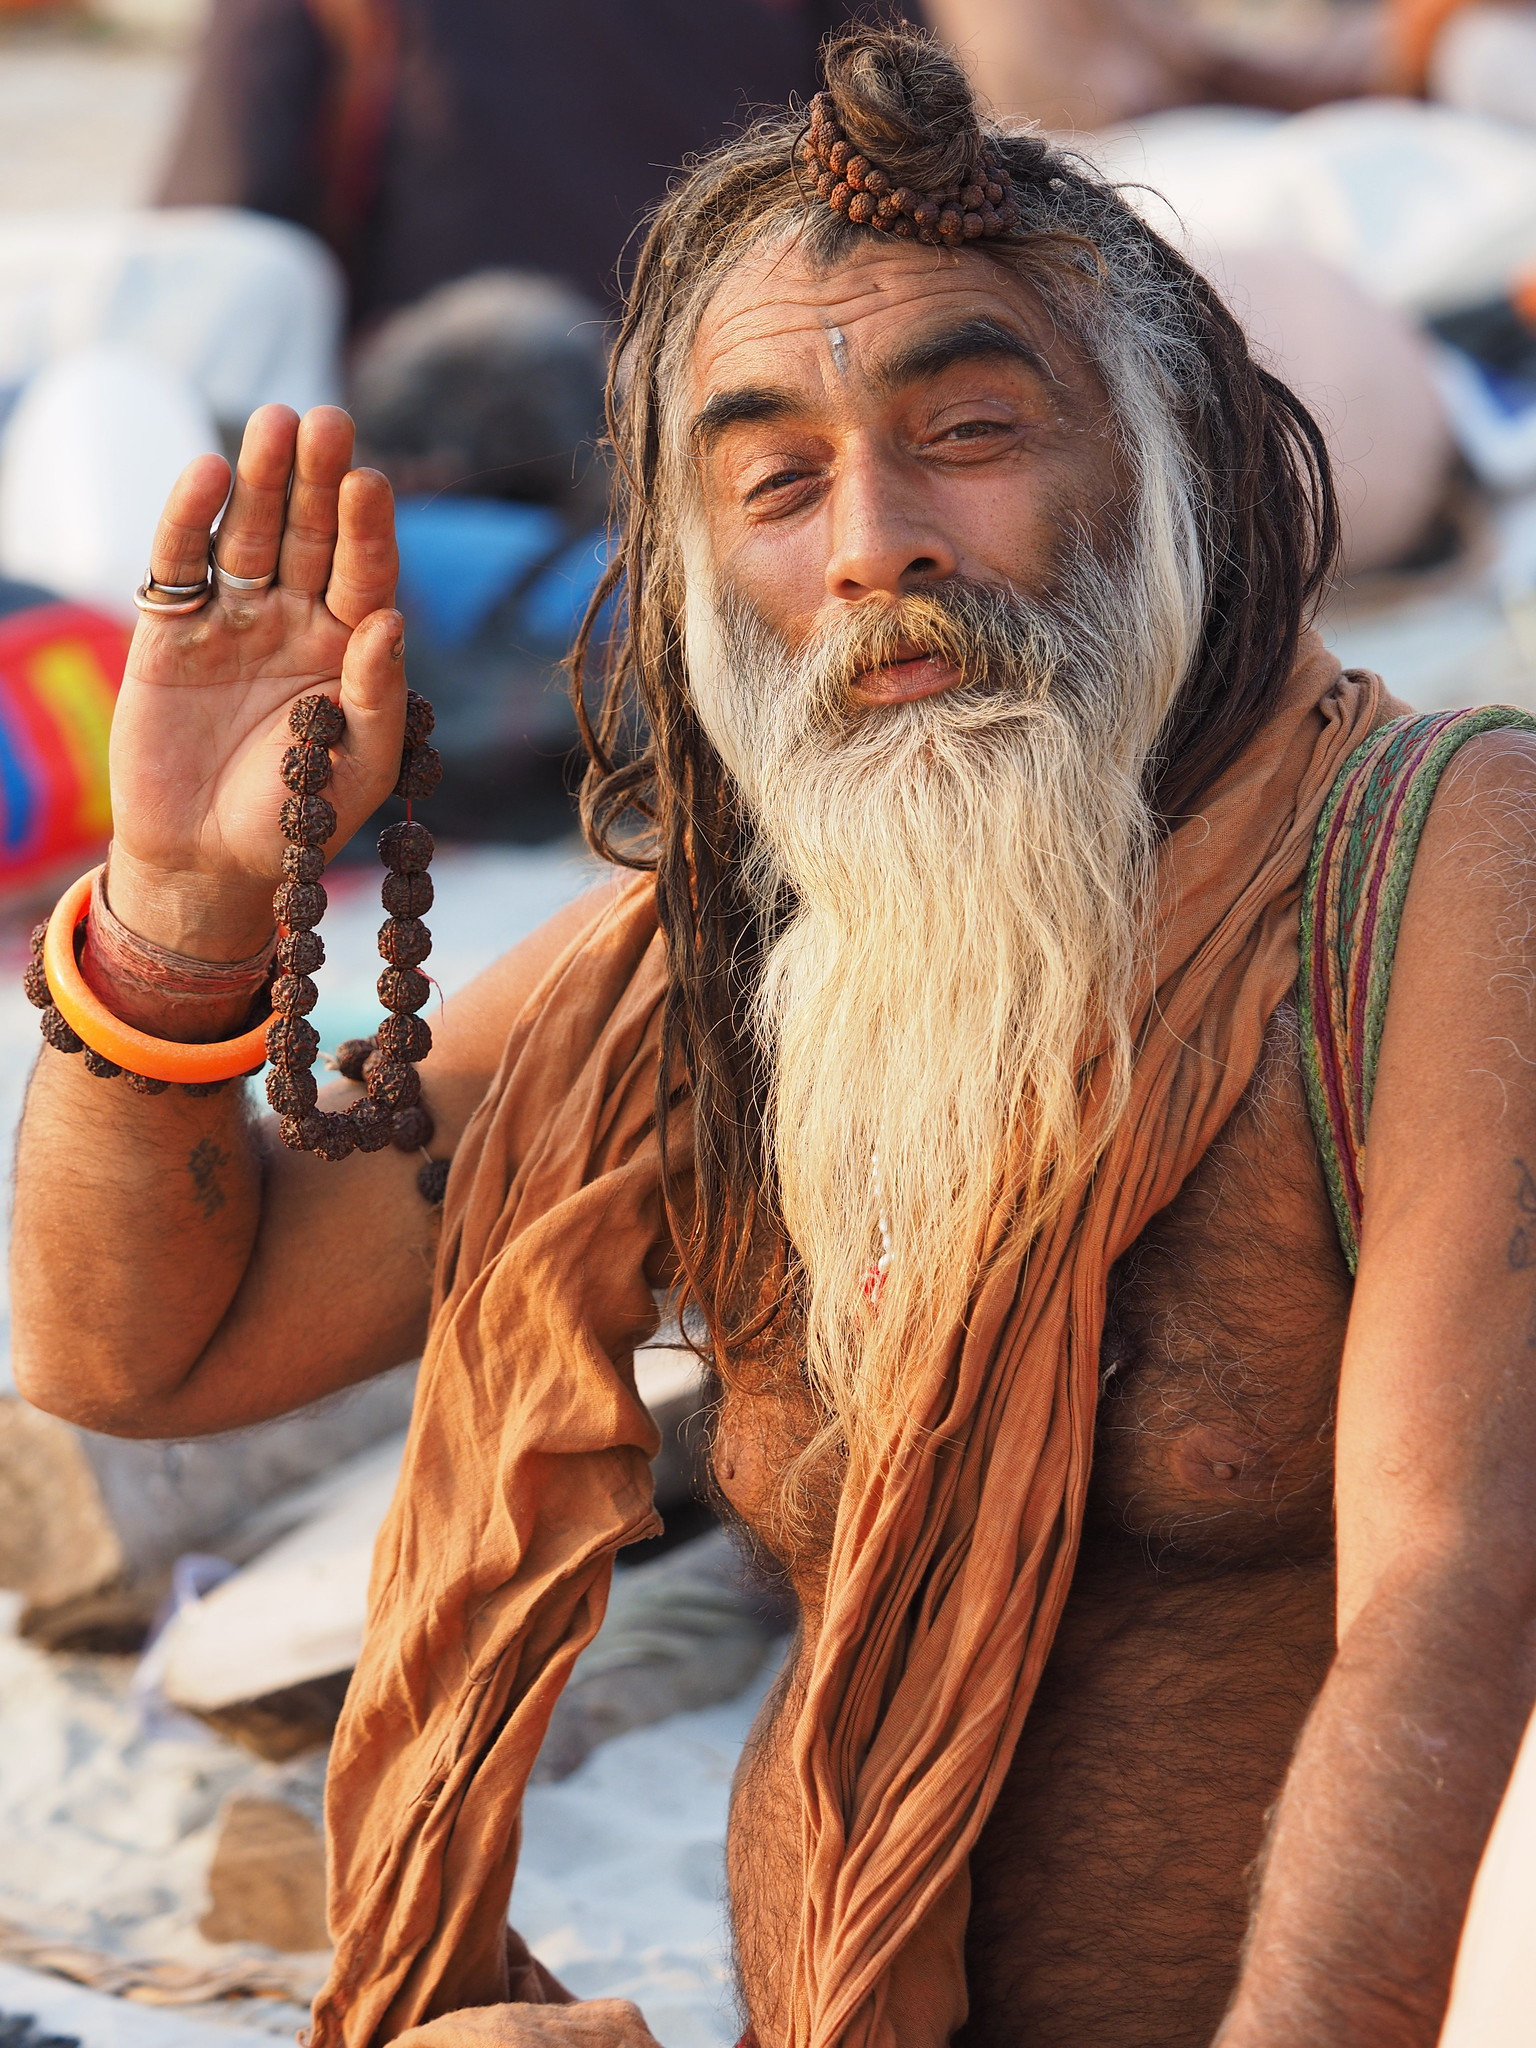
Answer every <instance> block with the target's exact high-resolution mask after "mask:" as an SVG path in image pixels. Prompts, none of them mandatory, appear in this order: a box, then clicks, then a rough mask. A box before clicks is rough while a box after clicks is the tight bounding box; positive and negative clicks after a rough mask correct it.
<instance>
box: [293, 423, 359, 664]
mask: <svg viewBox="0 0 1536 2048" xmlns="http://www.w3.org/2000/svg"><path fill="white" fill-rule="evenodd" d="M352 439H353V434H352V420H351V416H350V415H349V414H347V413H344V412H343V411H342V409H341V407H340V406H339V405H317V406H316V407H315V408H314V409H313V411H311V412H307V413H305V415H304V417H303V419H302V420H300V422H299V435H298V445H297V448H296V450H295V453H294V464H293V485H292V488H291V490H290V491H289V493H288V517H287V523H286V524H285V526H284V528H283V549H282V555H281V558H280V560H279V564H278V572H277V573H278V580H279V582H281V583H282V584H283V586H284V588H285V589H288V590H303V591H306V592H307V593H308V594H309V596H311V597H319V596H320V595H321V593H322V592H323V591H324V589H325V586H326V585H327V583H329V582H330V580H331V556H332V553H333V551H334V549H335V546H336V519H337V509H336V507H337V497H338V494H339V492H340V489H341V480H342V478H343V477H344V476H345V475H346V473H347V470H348V468H349V467H350V466H351V462H352ZM348 623H349V624H350V623H351V622H350V621H349V622H348Z"/></svg>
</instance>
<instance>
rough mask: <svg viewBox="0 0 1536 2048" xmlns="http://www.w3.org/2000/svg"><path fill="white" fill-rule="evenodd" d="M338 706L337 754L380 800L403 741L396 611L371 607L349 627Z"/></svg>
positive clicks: (401, 627) (396, 769)
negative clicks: (342, 735) (343, 729)
mask: <svg viewBox="0 0 1536 2048" xmlns="http://www.w3.org/2000/svg"><path fill="white" fill-rule="evenodd" d="M341 708H342V710H343V712H344V713H345V714H346V720H347V734H346V739H345V741H344V742H343V745H342V750H341V751H342V756H343V758H344V759H345V760H346V762H347V765H348V766H349V767H350V768H351V769H352V771H353V773H354V775H355V776H356V777H357V780H358V782H359V783H360V784H361V785H362V786H363V787H364V788H366V789H367V790H368V791H369V794H370V795H371V796H372V797H373V801H374V802H382V801H383V799H384V797H385V796H386V795H387V794H388V792H389V790H390V789H392V788H393V786H394V782H395V778H396V776H397V775H398V774H399V773H400V750H401V748H402V746H403V745H404V743H405V621H404V619H403V618H401V616H400V614H399V612H397V611H394V610H385V611H378V612H370V613H369V615H368V617H367V618H366V619H364V620H363V621H362V623H361V625H359V626H357V627H356V628H355V629H354V631H353V634H352V637H351V639H350V640H349V641H348V642H347V651H346V654H345V656H344V657H343V659H342V664H341ZM376 786H377V794H376V795H375V794H374V790H375V787H376Z"/></svg>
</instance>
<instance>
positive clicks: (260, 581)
mask: <svg viewBox="0 0 1536 2048" xmlns="http://www.w3.org/2000/svg"><path fill="white" fill-rule="evenodd" d="M208 566H209V568H210V569H211V570H212V571H213V576H214V581H215V582H216V583H217V584H218V585H219V587H220V588H221V589H223V590H234V591H238V592H240V593H241V595H242V596H249V595H250V593H251V592H252V591H254V590H266V589H268V588H270V586H271V585H272V584H273V583H275V582H276V581H277V571H276V570H275V569H269V570H268V571H267V573H266V575H265V576H232V575H231V574H230V572H229V571H228V569H222V568H220V566H219V559H218V556H217V555H215V553H214V552H213V550H212V548H210V549H209V550H208Z"/></svg>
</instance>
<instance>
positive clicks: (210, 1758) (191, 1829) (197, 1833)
mask: <svg viewBox="0 0 1536 2048" xmlns="http://www.w3.org/2000/svg"><path fill="white" fill-rule="evenodd" d="M131 1678H132V1666H131V1664H130V1663H129V1662H128V1661H127V1660H125V1659H119V1658H100V1657H48V1656H45V1655H43V1654H42V1653H40V1652H39V1651H37V1650H34V1649H32V1648H31V1647H30V1646H29V1645H27V1644H24V1643H19V1642H17V1641H16V1640H15V1639H14V1638H10V1639H6V1638H4V1637H0V1728H3V1739H0V1844H3V1848H4V1854H3V1856H0V1919H5V1920H10V1921H13V1922H17V1923H19V1924H21V1925H24V1926H26V1927H28V1928H29V1929H32V1930H34V1931H38V1932H44V1933H46V1934H48V1935H49V1936H52V1937H55V1938H57V1939H59V1940H62V1941H70V1942H75V1943H79V1944H81V1945H83V1946H85V1947H89V1948H92V1949H95V1950H99V1951H102V1952H104V1953H107V1954H112V1955H126V1956H135V1957H143V1956H146V1955H153V1956H155V1957H157V1958H163V1959H170V1960H175V1961H178V1962H183V1963H189V1964H200V1965H207V1964H218V1963H223V1962H228V1961H229V1960H230V1959H231V1958H232V1957H235V1956H249V1957H250V1958H252V1959H253V1960H262V1961H264V1962H266V1963H268V1964H275V1965H278V1966H279V1967H281V1968H282V1969H283V1970H284V1971H285V1972H287V1973H288V1975H289V1977H290V1979H291V1983H292V1987H293V1990H294V1992H295V1993H296V1994H297V1995H298V1996H299V1997H307V1995H308V1994H309V1992H310V1991H312V1989H313V1988H314V1986H315V1985H316V1983H317V1982H318V1979H319V1976H320V1973H321V1970H322V1967H323V1961H324V1959H323V1958H322V1957H286V1958H278V1957H275V1956H273V1955H272V1954H271V1952H270V1951H266V1950H262V1949H259V1948H256V1947H254V1946H245V1945H237V1944H229V1943H223V1944H215V1943H211V1942H207V1941H204V1940H203V1939H202V1937H201V1936H200V1935H199V1934H198V1933H197V1931H196V1922H197V1918H198V1916H199V1914H200V1913H201V1912H202V1911H203V1909H204V1906H205V1904H206V1898H205V1873H206V1870H207V1865H208V1858H209V1856H210V1854H211V1852H212V1847H213V1836H214V1829H215V1825H216V1822H217V1817H218V1812H219V1808H220V1806H221V1805H222V1803H223V1801H224V1800H225V1799H226V1798H228V1797H229V1796H230V1795H231V1794H234V1793H237V1792H250V1793H258V1794H260V1793H268V1794H271V1793H279V1794H281V1795H282V1796H286V1797H287V1798H289V1799H290V1800H294V1801H296V1802H297V1803H300V1804H302V1805H305V1806H309V1807H317V1805H318V1800H319V1794H320V1785H321V1776H322V1770H323V1761H322V1759H320V1758H319V1757H310V1758H307V1759H302V1760H300V1761H299V1762H297V1763H295V1764H291V1765H283V1766H276V1765H270V1764H262V1763H259V1762H257V1761H256V1760H255V1759H253V1758H251V1757H249V1756H247V1755H245V1754H244V1752H242V1751H240V1750H237V1749H235V1748H233V1747H232V1746H231V1745H230V1744H228V1743H226V1742H223V1741H220V1740H219V1739H218V1738H217V1737H215V1736H213V1735H211V1734H209V1733H208V1732H207V1731H206V1730H205V1729H203V1728H202V1727H201V1726H200V1725H199V1724H198V1723H196V1722H194V1721H190V1720H186V1719H183V1718H181V1717H179V1716H166V1715H164V1714H163V1713H161V1714H159V1715H157V1714H155V1713H154V1712H153V1710H151V1711H150V1712H149V1713H148V1714H146V1713H145V1711H144V1709H143V1707H142V1706H141V1704H140V1703H139V1702H138V1701H137V1700H136V1699H135V1698H134V1696H133V1693H132V1689H131ZM770 1682H771V1673H765V1674H764V1676H763V1678H762V1679H761V1680H760V1681H759V1682H758V1684H756V1685H755V1686H754V1687H753V1688H752V1689H751V1690H750V1691H749V1692H748V1693H746V1694H744V1695H743V1696H742V1697H741V1698H740V1699H738V1700H734V1701H732V1702H730V1703H729V1704H728V1705H725V1706H720V1707H714V1708H710V1709H708V1710H707V1711H705V1712H703V1713H696V1714H679V1715H677V1716H675V1717H674V1718H673V1719H672V1720H670V1721H668V1722H665V1723H663V1724H661V1725H660V1726H658V1727H655V1728H648V1729H642V1730H639V1731H637V1732H636V1733H634V1734H631V1735H626V1736H622V1737H620V1738H619V1739H618V1740H617V1741H615V1742H612V1743H609V1744H608V1745H607V1746H606V1747H604V1748H603V1749H600V1750H598V1751H597V1752H596V1754H595V1755H594V1756H592V1757H591V1758H590V1759H589V1760H588V1762H587V1763H586V1764H584V1765H583V1766H582V1767H581V1769H580V1770H578V1771H576V1772H575V1773H574V1774H573V1775H572V1776H571V1777H570V1778H567V1779H566V1780H564V1781H563V1782H562V1783H560V1784H557V1785H539V1786H535V1787H534V1788H533V1789H532V1790H531V1791H530V1793H529V1795H528V1800H527V1804H526V1806H525V1809H524V1825H525V1838H524V1849H523V1857H522V1863H521V1867H520V1870H519V1875H518V1882H517V1890H516V1893H515V1895H514V1899H513V1907H512V1912H513V1918H514V1921H515V1923H516V1924H517V1925H518V1926H519V1927H520V1928H521V1929H522V1931H523V1933H524V1934H525V1935H526V1936H527V1938H528V1939H529V1940H530V1942H532V1943H533V1945H534V1947H535V1948H536V1949H537V1951H538V1953H539V1955H540V1956H541V1957H542V1958H543V1959H544V1961H545V1962H546V1963H548V1964H549V1966H550V1967H551V1968H552V1969H553V1970H555V1971H556V1972H557V1974H558V1975H559V1976H560V1977H561V1978H562V1979H563V1980H564V1981H565V1983H566V1984H568V1985H569V1987H570V1988H571V1990H573V1991H575V1992H577V1993H578V1994H579V1995H581V1996H584V1997H623V1998H634V1999H635V2000H637V2001H638V2002H639V2004H640V2005H641V2006H642V2008H643V2010H644V2011H645V2013H646V2015H647V2017H648V2019H649V2021H650V2024H651V2026H652V2029H653V2030H654V2032H655V2033H656V2035H657V2038H658V2039H659V2040H660V2041H661V2042H662V2043H663V2044H664V2048H727V2044H729V2043H730V2042H731V2041H733V2040H734V2039H735V2037H736V2032H737V2030H738V2029H737V2023H736V2020H735V2014H734V2006H733V2000H732V1995H731V1988H730V1980H729V1972H728V1967H727V1957H726V1946H725V1935H724V1912H723V1870H722V1857H721V1849H722V1843H723V1840H724V1832H725V1814H726V1801H727V1797H728V1794H729V1787H730V1778H731V1772H732V1770H733V1769H734V1767H735V1762H736V1757H737V1754H738V1753H739V1750H740V1747H741V1743H742V1739H743V1737H744V1736H745V1734H746V1731H747V1728H748V1727H749V1725H750V1723H751V1719H752V1716H753V1714H754V1713H755V1712H756V1709H757V1704H758V1701H759V1699H760V1698H761V1695H762V1693H763V1691H764V1690H766V1687H767V1685H768V1684H769V1683H770ZM13 1981H15V1982H16V1983H19V1985H20V1988H21V1989H22V1990H23V1991H25V1992H27V1994H28V1996H29V2001H30V2002H29V2003H28V2004H27V2006H26V2007H25V2009H26V2010H28V2011H32V2012H35V2013H37V2014H38V2015H39V2017H40V2018H43V2019H46V2020H47V2021H48V2022H49V2023H50V2024H52V2025H56V2026H57V2025H64V2024H69V2025H72V2026H83V2027H84V2029H85V2033H86V2039H87V2041H88V2043H89V2048H106V2043H107V2042H108V2041H109V2040H110V2039H111V2038H112V2036H111V2033H110V2023H111V2022H112V2021H113V2020H114V2018H115V2016H116V2015H115V2013H114V2005H113V2003H106V2004H102V2003H97V2002H92V2001H86V2002H85V2003H84V2004H83V2005H78V2004H72V2003H71V2000H72V1998H73V1996H74V1995H73V1994H62V1993H61V1992H60V1990H59V1988H58V1987H57V1986H50V1985H49V1984H48V1982H47V1981H46V1980H42V1979H38V1978H35V1977H33V1976H31V1973H27V1974H26V1975H22V1974H21V1973H18V1972H15V1971H12V1970H10V1969H8V1968H7V1967H6V1966H4V1965H0V2011H3V2010H7V2009H10V2010H14V2009H15V2005H14V2000H15V1998H16V1996H17V1993H16V1991H15V1990H13V1988H12V1985H13ZM61 1999H62V2004H61V2003H60V2001H61ZM115 2004H116V2009H117V2011H118V2012H121V2011H122V2009H123V2005H124V2002H122V2001H117V2002H115ZM56 2007H57V2008H58V2009H55V2008H56ZM66 2009H67V2010H66ZM128 2009H129V2010H130V2011H131V2012H133V2013H134V2014H138V2013H142V2012H145V2011H146V2009H145V2008H143V2007H135V2006H132V2005H131V2004H130V2005H129V2007H128ZM70 2013H73V2015H74V2016H73V2018H71V2017H69V2014H70ZM156 2017H157V2018H159V2019H162V2020H163V2019H164V2018H165V2014H164V2013H163V2012H160V2011H157V2014H156ZM304 2017H305V2007H304V2005H303V2004H301V2003H299V2002H297V1998H295V1999H290V2000H284V1999H281V1998H275V1997H274V1998H271V1999H265V2000H260V2001H254V2000H239V2001H230V2002H227V2003H225V2004H224V2005H222V2006H217V2007H193V2008H183V2009H181V2010H180V2011H179V2012H178V2013H177V2014H176V2015H175V2022H176V2024H175V2028H174V2033H173V2034H172V2035H167V2036H166V2038H165V2043H164V2048H229V2044H230V2030H234V2031H235V2033H236V2037H237V2038H241V2037H244V2036H246V2035H248V2034H249V2035H252V2036H255V2037H258V2038H261V2039H270V2038H271V2037H272V2036H274V2035H276V2036H280V2037H287V2038H291V2037H292V2035H293V2033H294V2031H295V2029H296V2028H297V2027H299V2026H301V2025H302V2024H303V2022H304ZM124 2038H125V2048H130V2044H132V2043H135V2042H137V2041H144V2042H146V2043H147V2042H149V2041H150V2040H152V2039H154V2038H155V2037H154V2036H153V2035H151V2034H148V2033H141V2034H134V2033H130V2034H129V2035H127V2036H126V2037H124Z"/></svg>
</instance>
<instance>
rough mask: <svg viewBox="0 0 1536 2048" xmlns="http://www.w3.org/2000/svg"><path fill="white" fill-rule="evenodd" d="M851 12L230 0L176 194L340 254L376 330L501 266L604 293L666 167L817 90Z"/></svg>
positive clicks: (622, 3)
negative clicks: (294, 224)
mask: <svg viewBox="0 0 1536 2048" xmlns="http://www.w3.org/2000/svg"><path fill="white" fill-rule="evenodd" d="M857 11H858V10H857V6H856V5H855V4H853V0H652V4H649V5H647V6H644V7H639V6H636V5H634V4H633V0H566V4H563V5H561V6H558V7H553V6H550V5H548V4H546V0H214V7H213V12H212V15H211V17H210V20H209V25H208V30H207V34H206V37H205V40H204V43H203V48H202V55H201V58H200V61H199V65H198V70H197V76H196V79H195V81H194V85H193V90H192V94H191V98H190V100H189V103H188V107H187V111H186V116H185V119H184V123H183V127H182V130H181V134H180V137H179V139H178V141H177V144H176V146H175V148H174V150H173V152H172V156H171V161H170V165H169V168H168V170H167V173H166V176H165V179H164V182H163V185H162V190H161V197H162V199H163V200H164V201H165V202H166V203H167V204H172V205H178V204H179V205H206V204H214V205H223V206H243V207H251V208H254V209H255V210H257V211H259V212H263V213H271V214H275V215H277V216H278V217H279V218H280V219H284V220H293V221H298V222H301V223H302V224H303V225H304V226H306V227H309V228H312V229H313V230H315V232H317V233H318V234H320V235H322V236H323V237H324V238H325V240H326V241H328V242H329V243H330V245H331V246H332V248H334V249H335V250H336V251H337V253H338V254H339V255H340V256H341V257H342V259H343V261H344V262H345V263H346V265H347V268H348V271H349V274H350V277H351V281H352V317H353V319H354V321H356V322H367V321H368V320H370V319H372V318H374V317H375V316H377V315H378V314H380V313H385V312H389V311H391V310H393V309H394V308H396V307H400V306H404V305H407V304H409V303H410V302H411V301H413V300H415V299H418V298H420V297H421V296H422V294H423V293H425V292H428V291H430V290H431V289H432V288H433V286H435V285H438V284H442V283H445V282H447V281H449V280H450V279H453V278H457V277H462V276H464V275H466V274H467V273H469V272H472V271H476V270H482V269H485V268H487V267H488V266H502V265H511V266H515V267H516V268H519V269H529V270H538V271H545V272H549V273H552V274H554V275H556V276H559V277H562V278H564V279H566V280H568V281H569V282H570V283H572V284H573V285H575V286H577V287H578V288H579V289H580V290H582V291H584V292H586V293H588V294H589V295H590V296H592V297H595V298H597V299H598V300H599V301H607V300H608V299H610V298H611V296H612V293H613V290H614V283H615V275H614V273H615V265H616V264H617V262H618V259H619V255H620V251H621V250H622V249H623V247H624V245H625V243H626V242H627V241H628V239H629V237H630V235H631V234H632V233H633V232H634V229H635V226H636V224H637V223H638V222H639V220H640V219H641V217H642V215H643V214H644V213H645V211H646V210H647V208H649V207H650V206H652V205H654V204H655V202H656V201H657V200H658V199H659V198H660V197H661V194H662V192H663V190H664V189H665V186H666V175H667V174H666V169H665V167H666V166H667V165H670V164H675V163H679V162H681V161H682V160H683V159H684V158H685V157H687V156H688V155H689V154H690V152H692V151H695V150H699V149H705V148H708V147H709V146H710V145H712V144H713V143H715V142H717V141H718V140H719V138H720V136H721V134H722V133H723V132H724V131H725V130H726V129H727V128H728V127H729V126H730V125H731V123H732V122H735V121H739V120H740V119H741V118H742V117H743V115H744V114H745V113H746V112H747V111H748V110H749V109H750V108H751V107H752V106H753V105H755V104H757V103H760V102H764V101H768V102H775V101H780V100H784V99H786V98H788V96H789V95H790V94H791V93H792V92H800V93H802V94H808V93H809V92H811V91H812V90H813V89H814V84H815V68H816V49H817V45H818V44H819V42H820V40H821V38H822V36H823V35H824V34H826V32H827V31H828V30H829V29H831V28H833V27H835V26H836V25H837V24H838V23H839V22H840V21H841V20H842V19H844V17H845V16H846V15H849V14H852V13H855V12H857Z"/></svg>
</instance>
